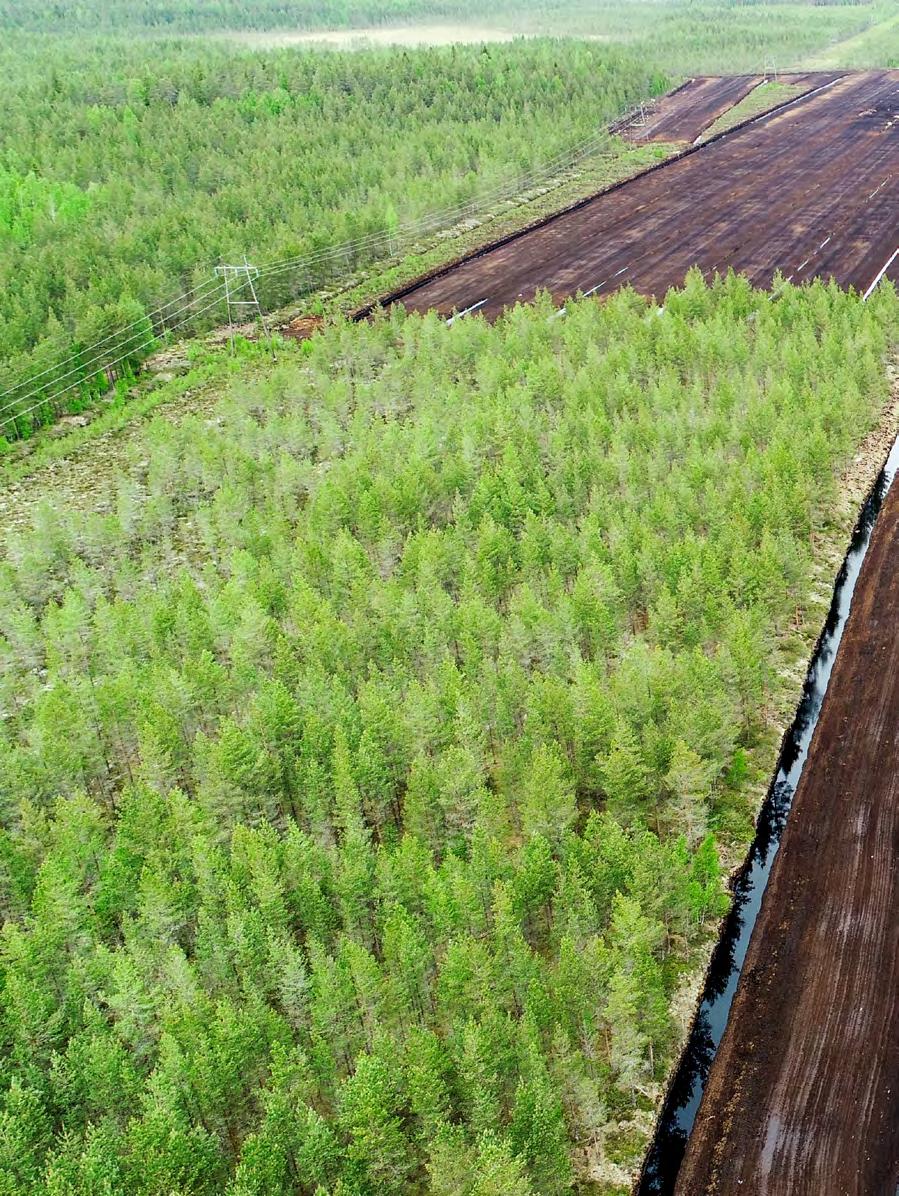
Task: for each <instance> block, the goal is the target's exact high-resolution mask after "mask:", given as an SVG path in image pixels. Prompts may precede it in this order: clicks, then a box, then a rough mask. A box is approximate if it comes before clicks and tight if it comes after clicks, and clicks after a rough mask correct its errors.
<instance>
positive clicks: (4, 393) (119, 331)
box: [0, 279, 215, 399]
mask: <svg viewBox="0 0 899 1196" xmlns="http://www.w3.org/2000/svg"><path fill="white" fill-rule="evenodd" d="M214 283H215V280H214V279H212V280H210V279H207V280H206V281H205V282H203V283H200V284H198V285H197V286H195V287H193V288H192V289H191V290H189V291H185V292H184V294H183V295H178V296H177V297H176V298H175V299H170V300H169V301H168V303H164V304H162V305H161V306H160V307H158V308H156V309H155V310H154V311H150V312H147V314H146V315H145V316H141V317H140V318H139V319H137V320H132V322H131V323H130V324H125V325H124V326H123V327H121V328H118V329H116V330H115V331H114V332H111V333H109V334H108V335H107V336H105V337H104V338H103V339H102V340H99V341H95V342H94V343H93V344H92V345H86V346H84V348H82V349H79V350H78V353H79V354H82V353H92V352H93V351H94V350H95V349H98V348H100V347H101V346H102V345H105V344H107V343H108V342H109V341H111V340H116V339H118V338H119V337H120V336H123V335H124V334H125V333H126V332H129V331H130V330H131V329H132V328H137V327H138V326H139V325H141V324H144V323H146V322H147V321H148V320H149V321H150V322H151V323H152V321H153V319H154V318H155V317H156V316H159V315H160V314H161V313H162V312H164V311H166V309H167V308H169V307H172V306H174V304H176V303H179V302H180V301H181V300H183V299H187V298H189V297H190V296H191V295H197V298H202V295H200V294H198V292H202V291H204V290H208V289H209V287H210V286H212V285H214ZM181 310H183V306H182V309H181ZM174 314H175V315H176V316H177V315H179V314H180V312H177V311H176V312H175V313H174ZM164 323H165V318H164V320H163V324H164ZM64 342H67V343H69V344H71V342H72V338H71V337H58V338H57V343H58V344H62V343H64ZM39 343H40V346H41V348H43V347H44V346H46V345H48V344H52V343H53V342H52V341H51V340H50V339H49V338H48V339H46V340H42V341H40V342H39ZM70 356H74V355H70ZM64 364H66V363H65V361H63V362H60V363H59V364H57V365H55V366H48V367H47V368H46V369H44V370H41V372H40V373H39V374H33V375H32V376H31V377H30V378H29V379H28V381H27V382H26V383H25V385H27V386H30V385H31V384H32V383H33V382H36V381H37V379H38V378H43V377H44V376H45V375H46V374H51V373H53V372H54V371H55V370H57V369H60V368H61V367H62V365H64ZM21 385H22V383H16V384H15V385H13V386H12V387H10V388H9V389H8V390H5V391H0V399H4V398H6V396H7V395H10V394H12V393H13V391H14V390H16V389H17V388H18V387H19V386H21Z"/></svg>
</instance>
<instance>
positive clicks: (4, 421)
mask: <svg viewBox="0 0 899 1196" xmlns="http://www.w3.org/2000/svg"><path fill="white" fill-rule="evenodd" d="M219 303H221V296H220V295H216V297H215V299H213V301H212V302H211V303H209V304H207V305H206V307H203V308H201V309H200V311H198V312H195V313H192V314H191V315H189V316H186V317H185V318H184V319H183V320H182V321H181V322H180V323H179V324H174V325H173V326H172V328H171V330H170V331H172V332H177V331H178V329H179V328H181V327H183V326H184V325H185V324H187V323H189V322H190V321H191V320H192V319H193V318H194V316H195V315H203V313H204V312H207V311H210V310H211V309H212V308H213V307H216V306H217V305H218V304H219ZM155 340H156V337H155V336H153V337H150V338H148V339H147V340H146V341H145V342H144V344H143V345H142V346H141V348H147V347H149V346H150V345H152V344H153V343H154V341H155ZM135 352H139V350H137V349H132V350H131V351H130V352H128V353H125V354H124V355H123V356H122V357H119V358H118V359H117V360H116V361H111V362H109V363H108V364H107V365H106V367H105V368H106V369H112V368H113V367H114V366H117V365H121V363H122V362H123V361H127V360H128V359H129V358H130V357H132V356H133V355H134V353H135ZM83 381H84V380H83V379H81V380H79V381H78V382H73V383H71V384H70V385H69V386H65V387H63V388H62V390H58V391H56V392H55V393H53V394H51V395H44V396H43V398H41V399H40V400H39V401H38V402H37V403H34V404H33V405H32V406H31V407H28V408H27V409H26V410H25V411H17V412H16V413H15V414H14V415H8V416H6V417H4V418H0V427H4V426H7V425H9V424H13V423H15V421H16V420H18V419H24V418H25V417H26V416H28V415H30V414H31V413H32V411H37V410H38V409H39V408H40V407H46V406H47V405H48V404H49V403H55V402H56V400H57V399H59V398H61V397H62V396H63V395H65V394H68V393H69V392H70V391H72V390H77V389H78V387H79V386H81V384H82V382H83Z"/></svg>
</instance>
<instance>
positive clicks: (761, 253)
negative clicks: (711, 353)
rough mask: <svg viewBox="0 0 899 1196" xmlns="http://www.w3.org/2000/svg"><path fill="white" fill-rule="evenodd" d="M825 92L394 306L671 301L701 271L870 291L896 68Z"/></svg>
mask: <svg viewBox="0 0 899 1196" xmlns="http://www.w3.org/2000/svg"><path fill="white" fill-rule="evenodd" d="M821 88H822V89H820V90H813V91H811V92H809V93H807V94H806V95H804V96H801V97H800V98H799V99H797V100H794V101H793V102H791V103H790V104H789V105H787V106H785V107H783V108H781V109H779V110H777V111H775V112H772V113H769V114H767V115H764V116H761V117H758V118H757V119H755V120H754V121H752V122H751V123H749V124H748V125H746V126H744V127H742V128H737V129H735V130H734V131H732V132H730V133H727V134H725V135H724V136H722V137H720V138H718V139H716V140H712V141H710V142H708V143H707V144H706V145H704V146H702V147H701V148H700V149H698V150H696V151H694V152H692V153H688V154H686V155H684V156H682V157H681V158H678V159H675V160H674V161H672V162H669V163H666V164H664V165H662V166H660V167H658V168H656V169H654V170H652V171H650V172H649V173H646V174H643V175H639V176H637V177H636V178H634V179H632V180H630V181H629V182H626V183H624V184H623V185H621V186H619V187H617V188H614V189H612V190H610V191H607V192H605V193H603V194H601V195H598V196H596V197H594V198H593V199H590V200H587V201H586V202H584V203H583V204H580V205H578V206H577V207H576V208H574V209H572V210H570V211H568V212H565V213H561V214H560V215H558V216H555V217H553V218H551V219H550V220H548V221H546V222H544V223H543V224H541V225H540V226H538V227H537V228H534V229H531V230H529V231H528V232H526V233H524V234H522V235H519V236H516V237H513V238H511V239H509V240H507V241H506V242H504V243H501V244H500V245H498V246H495V247H493V248H490V247H488V248H486V249H484V250H481V251H479V252H478V253H477V254H476V255H474V256H471V257H469V258H468V259H466V260H464V261H462V262H460V263H457V264H456V265H454V266H450V267H447V268H445V269H444V270H443V271H441V272H439V273H438V274H436V275H434V276H431V277H430V278H429V279H425V280H423V281H421V282H419V283H418V284H414V285H412V286H411V287H407V288H405V289H404V290H402V291H399V292H397V293H395V294H394V295H391V296H388V297H387V299H385V301H384V302H385V303H390V302H396V301H401V302H402V303H404V304H405V305H406V307H408V308H411V309H413V310H417V311H426V310H429V309H432V308H434V309H436V310H438V311H440V312H442V313H443V314H445V315H447V316H448V315H449V314H450V313H452V312H453V311H458V312H462V311H465V310H466V309H470V308H474V309H475V310H477V311H478V312H480V313H482V314H484V315H486V316H489V317H494V316H496V315H498V314H499V313H500V312H501V311H502V310H503V308H504V307H507V306H510V305H512V304H514V303H515V302H516V301H519V300H522V301H528V300H530V299H532V298H533V296H534V294H535V292H536V291H537V290H538V289H541V288H543V289H546V290H549V291H550V292H551V293H552V295H553V296H554V298H555V299H556V300H557V301H558V302H563V301H564V299H565V298H567V297H569V296H571V295H573V294H575V293H576V292H577V291H582V292H584V293H587V292H590V291H592V292H594V293H597V294H599V295H602V294H603V293H608V291H609V290H612V289H615V288H616V287H619V286H623V285H627V284H630V285H631V286H633V287H634V288H635V289H636V290H638V291H641V292H643V293H644V294H654V295H657V296H660V297H661V296H663V295H664V293H665V292H666V291H667V290H668V288H669V287H672V286H678V285H680V284H681V283H682V282H683V279H684V275H685V273H686V272H687V270H688V269H689V268H690V267H691V266H693V265H698V266H699V267H700V269H702V270H703V271H704V272H705V273H706V274H707V275H709V276H711V274H713V273H714V272H715V271H720V272H724V271H726V270H727V269H728V267H733V269H735V270H738V271H743V272H744V273H746V274H747V275H748V276H749V277H750V279H751V280H752V282H753V283H755V284H756V285H758V286H765V287H767V286H770V284H771V281H772V276H773V274H774V272H775V271H776V270H780V271H781V272H782V273H783V274H784V275H785V276H788V277H791V278H792V280H793V281H794V282H799V281H804V280H806V279H809V278H812V277H814V276H816V275H821V276H823V277H828V276H831V275H832V276H833V277H834V278H836V280H837V281H838V282H839V283H840V284H841V285H843V286H853V287H856V288H857V289H859V290H862V291H863V290H865V289H866V288H867V287H868V286H869V285H870V283H871V282H872V281H873V279H874V278H875V277H876V275H877V273H878V271H879V270H880V269H881V268H882V266H883V264H884V263H885V261H886V260H887V259H888V258H889V256H890V254H891V253H892V252H893V250H894V249H895V248H896V247H897V243H899V218H897V213H899V71H870V72H865V73H863V74H853V75H847V76H844V77H842V78H838V79H836V80H835V81H831V82H830V83H828V84H823V85H821ZM894 276H895V275H894Z"/></svg>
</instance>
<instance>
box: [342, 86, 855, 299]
mask: <svg viewBox="0 0 899 1196" xmlns="http://www.w3.org/2000/svg"><path fill="white" fill-rule="evenodd" d="M827 73H830V72H827ZM858 73H859V72H857V71H842V72H840V73H839V74H838V75H837V77H836V78H835V79H830V80H828V82H827V83H822V84H821V85H820V86H819V87H815V88H813V89H812V90H811V91H807V92H804V93H803V94H802V95H801V96H793V97H792V98H791V99H788V100H784V101H783V102H782V103H780V104H775V106H774V107H773V108H769V109H768V111H767V112H759V113H756V115H755V116H751V117H747V118H746V120H743V121H740V123H739V124H737V125H733V126H732V127H731V128H729V129H722V131H721V132H720V133H716V134H715V135H714V136H712V137H709V138H708V140H707V141H703V142H702V144H701V145H690V146H687V148H686V149H684V150H681V152H680V153H677V154H672V156H671V157H670V158H665V160H664V161H662V162H656V163H655V164H654V165H653V166H648V167H647V168H646V169H645V170H641V171H639V172H638V173H637V174H632V175H630V176H629V177H628V178H626V179H621V180H619V181H618V182H617V183H612V184H610V186H608V187H601V188H600V189H599V190H598V191H594V192H593V193H592V194H591V195H587V196H585V197H584V198H583V199H579V200H577V201H576V202H575V203H572V204H568V205H567V206H566V207H564V208H560V209H559V210H558V212H552V213H551V214H550V215H549V216H543V217H541V218H540V219H539V220H535V221H534V222H533V223H532V224H527V225H525V226H524V228H520V229H517V230H516V231H515V232H512V233H507V234H506V235H505V236H503V237H499V238H497V240H495V241H488V242H487V244H486V245H479V246H478V248H477V249H472V250H470V251H469V252H468V253H464V254H462V255H461V256H460V257H457V258H455V259H454V260H453V261H451V262H447V263H446V264H445V265H443V266H440V267H439V268H438V269H436V270H428V271H426V272H425V273H424V274H421V275H419V277H417V278H414V279H412V281H411V282H407V283H404V284H403V286H401V287H398V288H397V289H396V290H394V291H389V292H388V293H387V294H386V295H382V296H381V297H380V298H379V299H376V300H374V302H372V303H366V304H365V305H364V306H363V307H360V308H359V309H358V310H357V311H355V312H353V313H352V315H351V317H350V318H351V319H352V320H353V321H355V322H358V321H360V320H365V319H368V318H369V317H370V316H371V315H372V314H373V313H374V312H376V311H377V310H378V308H385V307H389V306H390V305H391V304H393V303H398V302H400V300H402V299H404V298H405V297H406V296H407V295H411V294H413V293H414V292H415V291H417V290H419V288H420V287H423V286H424V285H425V283H429V282H435V281H436V280H437V279H438V278H444V277H446V275H447V274H452V272H453V271H454V270H457V269H458V268H459V266H463V265H465V263H466V262H473V261H477V259H478V258H480V257H483V256H484V255H485V254H488V253H492V252H493V250H494V249H502V248H503V247H504V246H505V245H511V244H513V243H514V242H515V241H518V240H520V239H521V238H522V237H526V236H528V234H529V233H532V232H535V231H536V230H537V229H538V228H546V227H547V226H548V225H550V224H552V223H553V222H554V221H555V220H560V219H561V218H562V217H563V216H568V215H570V214H571V213H572V212H579V211H581V209H582V208H586V207H587V206H588V205H589V204H591V203H593V201H594V200H596V199H599V198H600V197H601V196H603V195H611V194H613V193H614V192H615V191H620V190H621V188H622V187H626V186H628V184H630V183H634V182H636V181H637V180H638V179H642V178H646V177H648V176H649V175H651V174H655V173H656V171H659V170H664V169H665V167H666V166H673V165H674V163H675V162H681V161H683V159H684V158H689V157H691V155H693V154H699V153H702V151H703V150H706V149H708V148H709V146H711V145H715V144H717V142H719V141H722V140H723V139H724V138H725V137H733V136H734V135H736V134H739V133H741V132H743V130H744V129H747V128H749V126H750V125H754V124H756V123H757V122H758V121H760V120H762V119H764V118H766V117H769V116H774V115H776V114H779V113H780V112H782V111H783V110H784V109H785V108H789V107H790V106H791V105H793V104H798V103H799V102H800V101H801V100H810V99H812V98H813V97H814V96H816V95H818V94H819V93H820V92H822V91H824V89H825V88H827V87H832V86H833V85H834V84H835V83H839V82H840V81H841V80H842V79H845V78H847V77H848V76H849V75H852V74H858Z"/></svg>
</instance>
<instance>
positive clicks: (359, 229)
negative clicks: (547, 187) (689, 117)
mask: <svg viewBox="0 0 899 1196" xmlns="http://www.w3.org/2000/svg"><path fill="white" fill-rule="evenodd" d="M0 70H2V72H3V76H4V78H6V79H7V80H9V81H10V82H11V86H8V87H7V88H6V89H5V90H4V91H3V92H2V95H0V279H2V280H5V282H6V283H7V285H5V286H3V287H2V288H0V390H5V389H6V388H7V386H8V385H10V384H11V382H12V381H13V380H15V379H17V378H20V377H22V376H26V377H30V376H32V375H33V374H34V373H36V372H40V371H41V370H44V369H46V368H48V367H52V366H53V365H54V363H56V362H57V361H58V360H59V358H60V355H62V356H63V357H66V358H67V357H68V355H69V353H70V352H71V350H72V347H73V345H77V344H79V343H80V344H82V345H90V344H93V343H95V342H97V341H100V340H102V339H103V337H104V336H106V335H108V332H109V329H110V328H113V327H115V328H118V327H120V326H121V325H122V324H130V323H131V322H132V321H134V320H140V319H141V318H142V316H143V313H144V312H145V311H147V310H149V309H150V308H152V307H153V306H154V305H156V304H159V303H160V302H165V301H167V300H168V299H170V298H171V297H173V296H175V295H178V294H179V293H181V292H182V291H186V290H188V289H189V288H190V287H192V286H193V285H195V284H196V283H198V282H206V281H207V280H209V279H210V277H211V276H212V275H211V272H212V267H213V265H214V264H215V263H216V262H218V261H221V260H223V259H224V260H235V259H236V260H237V261H240V260H241V259H242V257H243V255H244V254H245V253H248V254H251V255H253V257H254V258H257V259H258V260H260V261H261V262H262V263H270V262H273V261H276V260H280V259H285V258H293V257H296V256H298V255H306V254H309V253H311V252H313V251H315V250H318V249H320V248H322V247H323V246H333V245H338V244H341V243H343V242H348V241H356V240H358V239H360V238H364V237H366V236H367V235H370V234H372V233H382V232H383V231H384V230H385V229H389V228H390V227H391V226H393V225H395V224H396V223H397V221H400V220H408V219H412V218H415V217H419V216H421V215H423V214H427V213H431V212H433V211H435V210H436V209H443V208H447V207H452V206H453V205H455V204H459V203H463V202H466V201H470V200H472V199H473V198H475V197H477V196H480V195H483V194H484V193H485V192H486V191H489V190H490V189H491V188H495V187H496V185H497V184H498V183H501V182H504V181H507V180H508V179H509V178H510V177H512V178H514V177H515V176H516V175H518V174H519V173H520V172H522V171H526V170H529V169H532V168H535V167H539V166H541V164H543V163H546V162H547V161H549V160H551V159H553V157H554V156H555V155H557V154H559V153H560V152H564V151H567V150H568V149H569V148H570V147H571V146H572V144H573V143H576V142H579V141H581V140H582V139H584V138H588V137H590V136H592V135H595V134H596V133H597V132H600V131H601V130H602V129H603V126H604V124H605V123H606V122H608V121H609V120H611V119H612V118H613V117H615V116H617V115H618V114H619V113H620V112H622V111H623V110H624V109H625V108H627V107H628V106H629V105H631V104H633V103H635V102H636V101H637V100H639V99H641V98H642V97H645V96H647V95H650V94H653V93H657V92H659V91H662V90H664V88H665V86H666V84H667V81H666V79H665V77H664V76H663V75H661V74H659V73H658V72H656V71H654V70H653V69H652V68H651V67H650V66H649V65H647V64H645V63H643V62H640V61H638V60H637V59H636V58H635V57H634V56H632V55H630V54H627V53H625V52H624V51H621V50H618V49H615V48H611V47H605V46H600V45H598V44H593V43H587V42H580V43H578V42H574V41H555V42H551V41H544V40H539V41H538V40H532V41H519V42H516V43H513V44H508V45H496V46H491V47H490V48H489V49H484V48H482V47H480V46H460V47H453V48H448V49H442V50H438V49H430V50H429V49H422V50H414V51H411V52H409V53H404V54H394V53H392V52H391V51H390V50H380V51H367V52H360V53H349V54H320V53H316V52H314V51H304V52H297V51H295V50H282V51H266V52H264V53H250V52H247V51H239V50H237V49H234V48H233V47H230V46H225V45H219V44H214V43H210V42H207V41H201V40H199V39H197V40H193V41H191V40H186V39H185V40H181V41H168V42H164V43H162V42H150V43H139V44H137V45H133V46H132V45H126V44H125V43H124V42H123V41H121V40H118V39H103V38H99V39H91V40H86V39H85V40H80V41H72V40H69V39H62V40H61V41H60V42H59V43H51V44H50V46H49V47H48V46H47V45H45V44H44V43H43V41H42V40H41V39H36V38H29V37H23V36H21V35H15V36H13V37H12V38H11V39H10V42H9V43H8V44H7V45H6V46H5V47H2V48H0ZM356 264H361V265H367V264H368V263H367V262H366V261H365V260H364V258H363V259H362V260H361V261H360V262H358V263H356ZM348 265H350V263H349V262H348ZM290 281H291V280H290V279H288V278H286V277H285V280H284V282H285V285H287V284H288V283H289V282H290ZM294 293H295V292H294ZM287 297H288V292H287V291H285V292H284V295H283V296H282V297H281V301H282V302H283V301H284V300H286V298H287ZM218 315H219V318H223V315H224V313H223V312H222V311H220V312H219V313H218ZM143 339H146V338H143ZM140 341H141V338H138V342H137V343H140ZM4 363H5V366H4ZM6 380H8V381H6ZM5 381H6V385H4V382H5ZM26 393H27V392H26ZM26 406H27V404H26Z"/></svg>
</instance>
